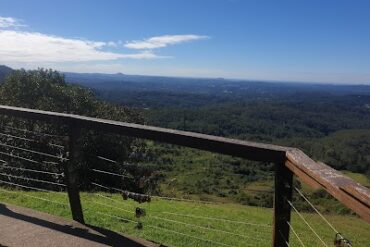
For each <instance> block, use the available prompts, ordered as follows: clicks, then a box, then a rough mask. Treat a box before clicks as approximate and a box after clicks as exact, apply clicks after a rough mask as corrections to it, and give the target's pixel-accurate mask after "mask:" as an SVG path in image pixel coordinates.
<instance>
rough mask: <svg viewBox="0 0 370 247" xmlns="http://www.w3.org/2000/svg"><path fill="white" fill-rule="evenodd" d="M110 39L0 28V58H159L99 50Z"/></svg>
mask: <svg viewBox="0 0 370 247" xmlns="http://www.w3.org/2000/svg"><path fill="white" fill-rule="evenodd" d="M106 46H114V43H113V42H96V41H89V40H81V39H70V38H63V37H57V36H51V35H47V34H42V33H36V32H23V31H16V30H0V62H2V63H7V62H27V63H35V62H36V63H37V62H83V61H85V62H86V61H108V60H116V59H125V58H131V59H154V58H162V57H161V56H158V55H156V54H154V53H153V52H151V51H142V52H139V53H133V54H122V53H115V52H109V51H103V50H102V48H104V47H106Z"/></svg>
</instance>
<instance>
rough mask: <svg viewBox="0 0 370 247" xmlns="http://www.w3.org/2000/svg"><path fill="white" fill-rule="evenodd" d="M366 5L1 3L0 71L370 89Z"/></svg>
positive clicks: (351, 1) (223, 0)
mask: <svg viewBox="0 0 370 247" xmlns="http://www.w3.org/2000/svg"><path fill="white" fill-rule="evenodd" d="M369 13H370V1H357V0H348V1H341V0H332V1H330V0H306V1H304V0H292V1H277V0H274V1H263V0H259V1H257V0H250V1H248V0H194V1H191V0H121V1H112V0H106V1H78V0H73V1H68V0H63V1H57V0H56V1H46V0H45V1H37V0H33V1H29V0H24V1H18V0H1V1H0V64H6V65H9V66H12V67H14V68H20V67H24V68H37V67H51V68H55V69H58V70H62V71H75V72H104V73H117V72H122V73H127V74H146V75H169V76H190V77H197V76H199V77H226V78H244V79H258V80H276V81H309V82H333V83H361V84H370V14H369Z"/></svg>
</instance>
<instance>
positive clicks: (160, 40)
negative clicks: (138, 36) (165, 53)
mask: <svg viewBox="0 0 370 247" xmlns="http://www.w3.org/2000/svg"><path fill="white" fill-rule="evenodd" d="M207 38H209V37H208V36H204V35H194V34H186V35H163V36H156V37H151V38H149V39H145V40H133V41H131V42H127V43H126V44H125V47H126V48H130V49H156V48H162V47H166V46H168V45H174V44H180V43H184V42H188V41H194V40H201V39H207Z"/></svg>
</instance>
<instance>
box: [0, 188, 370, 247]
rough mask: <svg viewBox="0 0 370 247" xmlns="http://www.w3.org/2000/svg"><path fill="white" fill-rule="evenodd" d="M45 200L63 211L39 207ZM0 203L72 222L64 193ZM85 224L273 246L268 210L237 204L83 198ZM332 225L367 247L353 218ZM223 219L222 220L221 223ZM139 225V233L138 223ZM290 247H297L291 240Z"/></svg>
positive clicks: (173, 238) (183, 240) (198, 242)
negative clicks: (138, 213)
mask: <svg viewBox="0 0 370 247" xmlns="http://www.w3.org/2000/svg"><path fill="white" fill-rule="evenodd" d="M24 195H29V196H34V197H40V198H45V199H48V200H53V201H57V202H61V203H66V204H67V206H63V205H60V204H54V203H51V202H48V201H41V200H38V199H36V198H33V197H25V196H24ZM0 200H1V202H5V203H11V204H15V205H19V206H24V207H28V208H33V209H36V210H40V211H43V212H47V213H51V214H54V215H58V216H62V217H66V218H71V214H70V211H69V206H68V201H67V196H66V194H65V193H46V192H24V191H12V192H10V193H9V192H5V191H4V190H3V189H1V190H0ZM81 200H82V205H83V208H84V216H85V221H86V223H87V224H91V225H95V226H100V227H103V228H108V229H111V230H114V231H117V232H122V233H125V234H129V235H132V236H138V237H142V238H145V239H148V240H152V241H155V242H158V243H162V244H165V245H169V246H177V247H181V246H261V247H264V246H266V247H267V246H271V238H272V228H271V224H272V216H273V212H272V209H267V208H258V207H251V206H243V205H239V204H230V203H228V204H204V203H195V202H180V201H168V200H163V199H158V198H153V199H152V202H150V203H143V204H138V203H136V202H134V201H132V200H127V201H124V200H123V199H122V197H121V196H120V195H119V194H114V195H111V194H107V193H103V192H102V193H81ZM137 207H140V208H143V209H145V211H146V216H144V217H141V218H137V217H136V216H135V209H136V208H137ZM303 215H304V217H305V218H306V219H307V221H308V222H309V223H310V224H311V225H312V226H313V228H314V229H315V230H316V231H317V233H318V234H319V235H320V236H321V237H322V238H323V240H324V241H325V242H326V243H327V245H328V246H332V243H333V238H334V235H335V234H334V232H333V231H332V230H331V229H330V228H329V227H328V226H327V225H326V224H325V223H324V221H322V220H321V219H320V218H319V216H318V215H316V214H303ZM326 217H327V218H328V219H329V221H330V222H332V223H333V225H334V226H336V227H337V228H338V231H340V232H341V233H342V234H343V235H344V236H346V237H347V238H349V239H350V240H351V242H352V244H353V246H370V239H369V238H368V235H369V232H370V225H369V224H368V223H366V222H364V221H362V220H360V219H359V218H356V217H352V216H338V215H326ZM223 219H226V220H223ZM139 221H140V222H141V223H142V225H143V228H142V229H138V223H137V222H139ZM292 225H293V227H294V229H295V230H296V231H297V233H298V234H299V236H300V237H301V239H302V240H303V242H304V243H305V244H306V246H320V242H318V240H317V238H316V237H315V236H314V235H313V233H312V232H311V231H310V230H309V228H308V227H307V225H305V223H304V222H303V221H302V220H301V219H300V218H299V217H298V216H297V215H296V214H294V213H293V216H292ZM291 246H300V244H299V242H298V241H297V239H296V237H295V236H294V235H293V234H292V235H291Z"/></svg>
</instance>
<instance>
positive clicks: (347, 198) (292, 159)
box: [0, 105, 370, 247]
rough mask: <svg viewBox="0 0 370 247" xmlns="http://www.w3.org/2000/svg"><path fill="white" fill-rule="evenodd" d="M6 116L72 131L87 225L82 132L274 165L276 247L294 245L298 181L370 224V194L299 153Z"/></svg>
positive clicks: (72, 184)
mask: <svg viewBox="0 0 370 247" xmlns="http://www.w3.org/2000/svg"><path fill="white" fill-rule="evenodd" d="M0 114H2V115H6V116H12V117H19V118H23V119H28V120H41V121H44V122H47V123H55V124H62V125H66V126H68V128H69V137H70V150H71V152H72V153H71V155H70V159H69V162H66V165H65V174H66V179H67V191H68V197H69V202H70V207H71V211H72V216H73V219H74V220H76V221H79V222H81V223H84V217H83V212H82V208H81V202H80V196H79V190H78V184H77V183H78V178H77V173H76V171H75V169H74V167H75V165H74V163H75V162H76V159H77V158H78V156H79V147H78V145H77V140H78V138H79V136H80V132H81V130H82V129H93V130H97V131H102V132H109V133H115V134H120V135H124V136H131V137H137V138H144V139H150V140H155V141H160V142H165V143H170V144H176V145H181V146H185V147H191V148H196V149H200V150H207V151H211V152H216V153H220V154H227V155H232V156H235V157H241V158H245V159H249V160H255V161H266V162H273V163H274V164H275V167H276V169H275V196H274V227H273V246H274V247H278V246H279V247H281V246H287V242H288V241H289V232H290V228H289V222H290V216H291V205H290V204H289V203H288V202H289V201H291V198H292V193H293V175H296V176H297V177H298V178H300V180H301V181H303V182H305V183H307V184H308V185H309V186H311V187H314V188H322V189H324V190H325V191H327V192H328V193H329V194H331V195H332V196H333V197H335V198H336V199H337V200H338V201H340V202H341V203H342V204H344V205H345V206H347V207H348V208H350V209H352V210H353V211H354V212H355V213H357V214H358V215H359V216H360V217H361V218H363V219H364V220H365V221H367V222H370V190H369V189H368V188H366V187H364V186H362V185H360V184H359V183H357V182H355V181H353V180H352V179H350V178H348V177H346V176H344V175H343V174H342V173H340V172H339V171H337V170H335V169H333V168H331V167H329V166H327V165H325V164H324V163H321V162H316V161H314V160H312V159H311V158H310V157H308V156H307V155H306V154H304V153H303V152H302V151H301V150H299V149H296V148H290V147H282V146H277V145H269V144H261V143H256V142H248V141H241V140H235V139H229V138H223V137H216V136H210V135H204V134H199V133H193V132H186V131H178V130H171V129H164V128H158V127H152V126H146V125H139V124H131V123H124V122H118V121H112V120H105V119H98V118H91V117H84V116H80V115H73V114H65V113H56V112H48V111H40V110H33V109H26V108H19V107H11V106H3V105H0Z"/></svg>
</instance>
